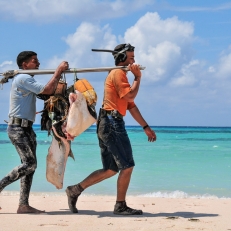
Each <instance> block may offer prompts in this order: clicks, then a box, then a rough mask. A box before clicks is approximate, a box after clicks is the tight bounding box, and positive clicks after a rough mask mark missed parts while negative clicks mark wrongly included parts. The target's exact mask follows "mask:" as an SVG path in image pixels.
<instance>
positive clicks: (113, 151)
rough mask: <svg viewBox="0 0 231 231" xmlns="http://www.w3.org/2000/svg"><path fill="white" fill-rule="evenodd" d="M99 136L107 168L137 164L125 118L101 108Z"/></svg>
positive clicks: (119, 167)
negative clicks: (110, 113) (115, 115)
mask: <svg viewBox="0 0 231 231" xmlns="http://www.w3.org/2000/svg"><path fill="white" fill-rule="evenodd" d="M97 136H98V140H99V146H100V149H101V160H102V164H103V168H104V169H105V170H108V169H110V170H113V171H116V172H118V171H120V170H123V169H127V168H130V167H134V166H135V162H134V159H133V154H132V147H131V143H130V140H129V137H128V134H127V131H126V129H125V123H124V120H123V118H119V117H117V118H116V117H113V116H111V115H108V114H107V112H106V111H105V110H103V109H100V113H99V118H98V122H97Z"/></svg>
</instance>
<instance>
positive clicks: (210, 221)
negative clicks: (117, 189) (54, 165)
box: [0, 192, 231, 231]
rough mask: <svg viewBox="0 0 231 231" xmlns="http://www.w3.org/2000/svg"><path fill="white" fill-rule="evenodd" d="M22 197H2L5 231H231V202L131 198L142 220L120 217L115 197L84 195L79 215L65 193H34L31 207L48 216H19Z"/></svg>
mask: <svg viewBox="0 0 231 231" xmlns="http://www.w3.org/2000/svg"><path fill="white" fill-rule="evenodd" d="M18 199H19V196H18V195H11V194H10V193H3V192H2V194H0V207H1V210H0V230H1V231H12V230H14V231H19V230H20V231H25V230H30V231H37V230H42V231H45V230H49V231H53V230H56V231H57V230H65V231H66V230H83V231H87V230H145V231H149V230H174V231H178V230H208V231H212V230H214V231H224V230H231V218H230V217H231V215H230V214H231V199H196V198H195V199H194V198H186V199H177V198H154V197H132V196H128V197H127V204H128V205H129V206H131V207H133V208H137V209H142V210H143V212H144V214H143V215H142V216H118V215H114V214H113V212H112V210H113V208H114V204H115V197H111V196H84V195H81V196H80V198H79V200H78V203H77V205H78V206H77V207H78V210H79V213H77V214H73V213H71V212H70V211H69V209H68V205H67V198H66V195H65V194H64V193H59V194H56V195H53V194H52V193H38V194H35V193H33V192H32V193H31V196H30V205H31V206H33V207H35V208H37V209H41V210H46V213H45V214H38V215H34V214H17V213H16V210H17V206H18Z"/></svg>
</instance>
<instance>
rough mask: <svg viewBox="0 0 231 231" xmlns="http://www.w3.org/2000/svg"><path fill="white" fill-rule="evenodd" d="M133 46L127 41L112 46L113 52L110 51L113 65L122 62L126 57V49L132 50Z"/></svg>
mask: <svg viewBox="0 0 231 231" xmlns="http://www.w3.org/2000/svg"><path fill="white" fill-rule="evenodd" d="M134 50H135V47H134V46H132V45H131V44H129V43H123V44H119V45H117V46H116V47H115V48H114V52H112V55H113V56H114V59H115V65H117V64H118V63H120V62H124V61H125V60H126V58H127V56H126V51H134Z"/></svg>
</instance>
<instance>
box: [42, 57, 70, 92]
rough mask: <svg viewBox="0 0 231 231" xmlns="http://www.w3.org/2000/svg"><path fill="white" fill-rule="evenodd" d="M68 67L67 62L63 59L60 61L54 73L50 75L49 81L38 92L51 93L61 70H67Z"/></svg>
mask: <svg viewBox="0 0 231 231" xmlns="http://www.w3.org/2000/svg"><path fill="white" fill-rule="evenodd" d="M68 68H69V65H68V62H65V61H63V62H62V63H60V65H59V66H58V67H57V69H56V70H55V73H54V75H53V76H52V78H51V79H50V81H49V82H48V83H47V84H46V86H45V88H44V89H43V91H42V92H41V93H40V94H44V95H51V94H53V93H54V91H55V89H56V87H57V85H58V82H59V80H60V78H61V74H62V73H63V71H65V70H67V69H68Z"/></svg>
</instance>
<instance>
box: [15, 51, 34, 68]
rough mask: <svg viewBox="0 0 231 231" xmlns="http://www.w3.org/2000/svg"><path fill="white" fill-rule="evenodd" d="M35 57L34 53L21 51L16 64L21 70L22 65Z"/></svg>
mask: <svg viewBox="0 0 231 231" xmlns="http://www.w3.org/2000/svg"><path fill="white" fill-rule="evenodd" d="M34 55H37V54H36V53H35V52H34V51H22V52H20V53H19V54H18V57H17V64H18V67H19V68H22V63H23V62H26V61H28V60H29V59H30V58H31V57H32V56H34Z"/></svg>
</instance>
